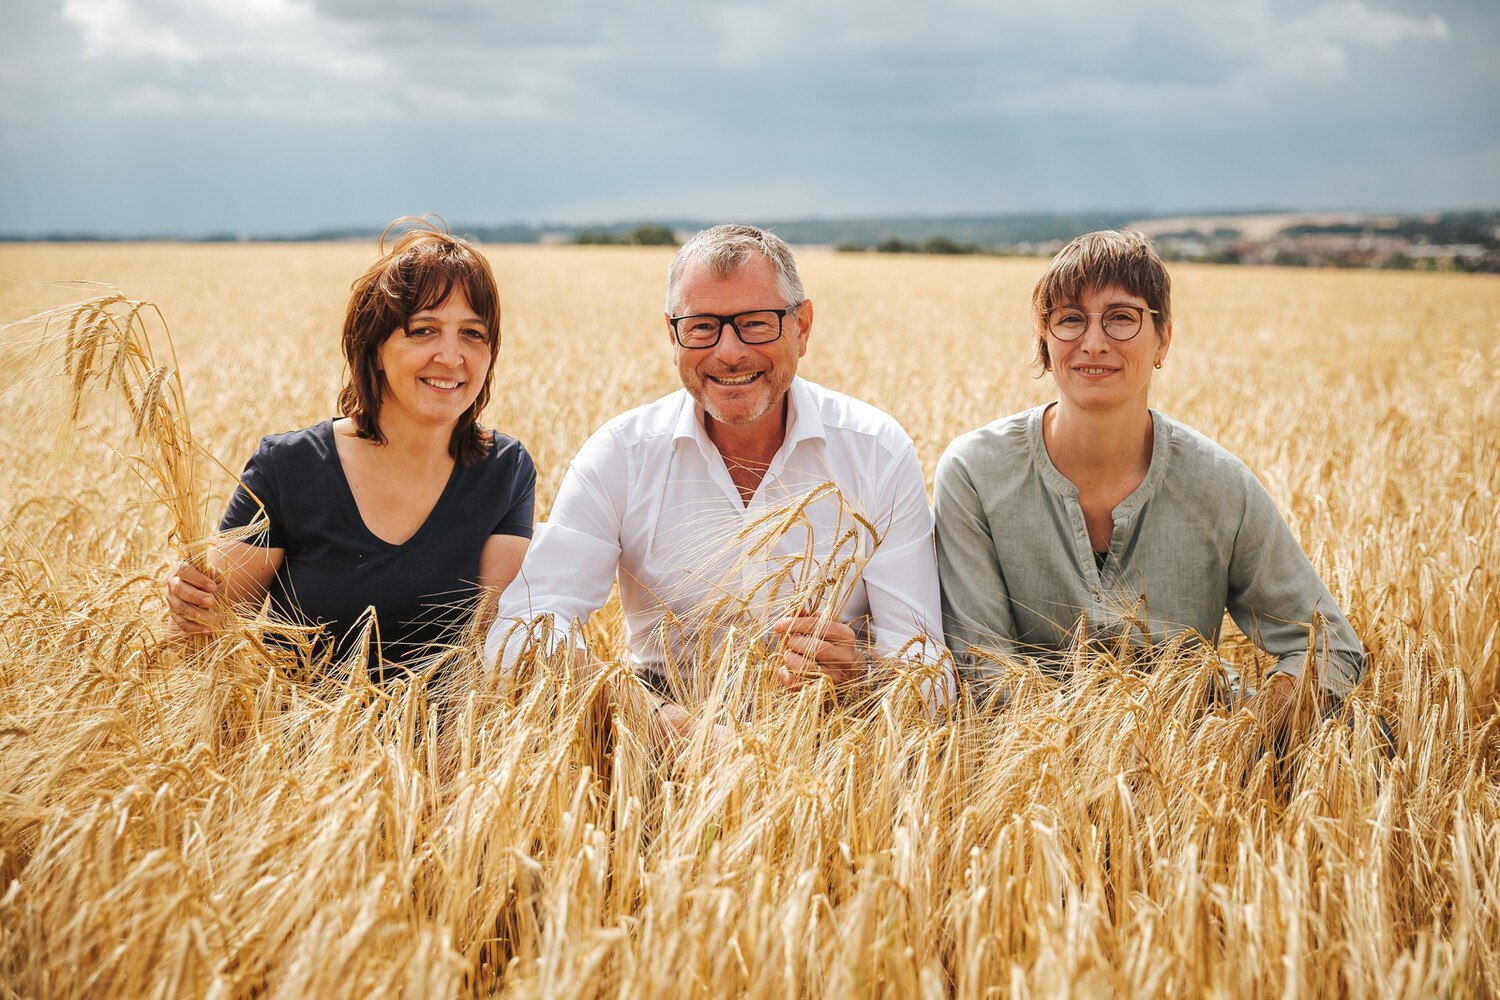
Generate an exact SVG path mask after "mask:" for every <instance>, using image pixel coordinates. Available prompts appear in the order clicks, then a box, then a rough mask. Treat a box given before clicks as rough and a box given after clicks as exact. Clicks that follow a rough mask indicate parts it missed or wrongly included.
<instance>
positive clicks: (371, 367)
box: [339, 216, 500, 467]
mask: <svg viewBox="0 0 1500 1000" xmlns="http://www.w3.org/2000/svg"><path fill="white" fill-rule="evenodd" d="M393 230H394V231H397V233H398V235H397V236H396V242H395V245H393V246H392V247H391V248H390V250H389V251H387V250H386V241H387V240H388V239H389V238H390V237H391V235H392V231H393ZM380 252H381V257H380V259H379V260H377V261H376V262H375V263H374V264H372V265H370V269H369V270H368V271H366V272H365V273H364V274H362V275H360V276H359V279H358V280H356V281H355V282H354V285H353V288H354V293H353V294H352V295H350V296H349V309H348V311H347V312H346V313H345V314H344V361H345V362H347V364H348V367H349V370H348V377H347V379H346V380H345V382H344V387H343V388H342V389H341V390H339V411H340V412H341V413H342V414H343V415H344V416H346V417H348V418H349V419H350V420H351V421H353V422H354V430H355V433H356V434H357V435H358V436H359V437H362V438H365V439H367V440H370V441H374V442H375V443H376V444H384V443H385V435H383V434H381V432H380V404H381V401H382V400H383V399H384V398H385V388H386V386H385V373H384V372H382V371H381V370H380V363H379V353H380V347H381V345H382V344H384V343H385V341H386V338H387V337H389V336H390V335H391V334H393V333H395V332H396V331H397V330H403V329H405V328H406V324H407V323H408V322H410V321H411V317H412V316H413V315H415V314H416V313H419V312H421V311H422V310H424V309H432V308H435V307H437V306H440V305H442V304H443V302H444V301H445V300H446V299H447V298H448V296H449V294H451V293H452V291H453V290H454V289H455V288H458V289H461V290H462V291H463V293H464V297H465V298H466V299H468V300H469V306H470V308H472V309H473V310H474V312H475V313H476V314H477V315H478V316H479V318H480V319H482V320H483V321H484V326H485V339H486V340H487V342H488V343H489V345H490V366H489V370H488V371H486V372H485V373H484V383H483V385H481V386H480V388H479V395H478V396H477V397H475V399H474V404H473V405H472V406H470V407H469V408H468V409H467V410H465V411H464V413H463V415H462V416H460V417H459V418H458V423H457V424H456V425H454V428H453V436H452V437H450V438H449V439H448V454H450V455H452V456H453V459H454V461H456V462H458V464H459V465H461V466H464V467H468V466H471V465H473V464H474V463H475V462H477V461H479V460H480V459H481V458H483V457H484V456H485V455H486V454H487V453H488V452H489V448H490V435H489V432H488V431H486V430H484V428H482V427H480V426H479V423H478V419H479V413H480V411H481V410H483V409H484V405H485V404H486V403H488V402H489V400H490V382H491V381H492V378H493V376H494V373H495V358H496V355H498V354H499V351H500V290H499V288H498V287H496V285H495V273H494V271H492V270H490V264H489V261H487V260H485V258H484V255H483V254H481V253H480V252H479V251H478V250H476V249H475V248H474V247H473V246H471V245H469V243H467V242H466V241H464V240H461V239H459V238H458V237H456V236H453V235H452V234H450V233H449V232H448V230H447V227H446V226H444V225H443V224H442V221H441V220H438V221H437V222H433V221H432V220H430V219H425V218H416V217H414V216H405V217H403V218H400V219H397V220H396V221H395V222H392V223H391V224H390V225H389V226H387V227H386V229H385V232H384V233H382V234H381V236H380Z"/></svg>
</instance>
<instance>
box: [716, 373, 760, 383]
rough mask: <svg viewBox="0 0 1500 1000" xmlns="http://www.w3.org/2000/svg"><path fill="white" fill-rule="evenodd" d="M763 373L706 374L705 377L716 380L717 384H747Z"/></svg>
mask: <svg viewBox="0 0 1500 1000" xmlns="http://www.w3.org/2000/svg"><path fill="white" fill-rule="evenodd" d="M764 374H765V373H764V372H746V373H745V374H743V375H707V376H705V377H706V378H707V379H708V380H709V381H710V382H717V383H718V384H719V385H749V384H750V383H751V382H754V381H755V380H756V379H758V378H760V377H761V376H762V375H764Z"/></svg>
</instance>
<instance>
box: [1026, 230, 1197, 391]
mask: <svg viewBox="0 0 1500 1000" xmlns="http://www.w3.org/2000/svg"><path fill="white" fill-rule="evenodd" d="M1112 286H1113V287H1118V288H1122V289H1124V290H1125V291H1126V292H1129V293H1130V294H1131V295H1139V296H1140V297H1141V298H1143V299H1145V300H1146V305H1147V306H1149V307H1150V308H1151V309H1152V310H1153V311H1154V312H1155V313H1156V315H1155V317H1154V318H1155V320H1156V326H1157V329H1158V330H1160V329H1161V327H1163V326H1165V325H1167V324H1169V323H1171V322H1172V279H1171V277H1169V276H1168V274H1167V268H1166V265H1165V264H1163V263H1162V262H1161V258H1160V257H1158V256H1157V255H1156V251H1155V250H1153V249H1152V248H1151V241H1150V240H1148V239H1146V237H1145V236H1143V235H1141V234H1140V233H1137V232H1133V231H1130V230H1117V229H1101V230H1099V231H1097V232H1093V233H1084V234H1083V235H1082V236H1080V237H1078V238H1077V239H1075V240H1073V242H1071V243H1069V244H1068V245H1067V246H1065V247H1063V248H1062V249H1061V250H1059V251H1058V252H1057V256H1056V257H1053V258H1052V262H1051V263H1050V264H1048V265H1047V270H1046V271H1044V272H1043V273H1042V276H1041V278H1040V279H1039V280H1038V281H1037V283H1036V288H1035V289H1034V290H1033V291H1032V293H1031V320H1032V329H1033V332H1034V333H1035V335H1036V340H1035V347H1036V354H1035V356H1034V357H1033V359H1032V360H1033V361H1034V362H1035V363H1037V364H1039V365H1041V368H1042V371H1044V372H1045V371H1049V370H1051V367H1052V359H1051V358H1050V357H1048V355H1047V314H1048V313H1049V312H1051V311H1052V310H1053V309H1056V308H1057V307H1058V306H1065V305H1072V304H1076V303H1078V302H1079V301H1080V300H1082V299H1083V297H1084V295H1086V294H1087V293H1089V292H1092V291H1094V290H1096V289H1099V288H1109V287H1112Z"/></svg>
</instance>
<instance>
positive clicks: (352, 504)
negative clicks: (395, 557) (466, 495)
mask: <svg viewBox="0 0 1500 1000" xmlns="http://www.w3.org/2000/svg"><path fill="white" fill-rule="evenodd" d="M323 423H324V426H325V430H324V434H325V435H326V437H327V443H328V447H329V448H330V449H331V450H332V453H333V464H334V467H335V468H336V469H337V470H338V481H339V485H340V487H342V489H343V498H344V502H345V503H347V504H348V505H349V510H350V511H351V512H352V513H353V515H354V520H355V522H356V523H357V524H358V525H359V527H360V530H361V531H363V532H364V533H365V535H366V536H367V537H368V538H369V539H370V540H371V541H373V542H375V543H376V544H378V545H380V546H382V547H384V548H387V549H391V550H393V551H397V552H400V551H403V550H405V549H407V548H410V547H411V546H412V545H414V544H415V543H416V542H417V541H418V540H419V539H420V538H421V537H422V536H423V535H424V534H426V533H427V528H428V526H429V525H431V524H432V522H433V519H434V517H435V516H436V515H437V513H438V511H440V510H442V509H443V504H444V503H445V502H446V501H447V500H448V496H449V494H451V493H452V492H453V484H454V482H456V481H457V480H458V473H459V464H458V462H457V461H455V462H454V463H453V469H452V471H451V472H449V473H448V481H447V482H445V483H444V484H443V491H442V492H441V493H439V494H438V498H437V500H436V501H434V503H433V505H432V509H431V510H429V511H428V512H427V514H426V516H424V517H423V518H422V523H421V524H419V525H418V526H417V530H416V531H413V532H412V533H411V535H410V536H408V537H407V539H406V540H405V541H402V542H393V541H390V540H389V539H386V538H382V537H380V536H379V535H377V534H376V533H375V532H374V531H373V530H372V529H371V528H370V525H369V523H368V522H367V521H365V515H364V511H362V510H360V509H359V501H358V500H356V499H355V497H354V487H353V486H352V485H350V483H349V472H348V470H347V469H345V468H344V456H342V455H340V454H339V443H338V435H337V433H336V432H335V431H334V429H333V421H332V420H325V421H324V422H323Z"/></svg>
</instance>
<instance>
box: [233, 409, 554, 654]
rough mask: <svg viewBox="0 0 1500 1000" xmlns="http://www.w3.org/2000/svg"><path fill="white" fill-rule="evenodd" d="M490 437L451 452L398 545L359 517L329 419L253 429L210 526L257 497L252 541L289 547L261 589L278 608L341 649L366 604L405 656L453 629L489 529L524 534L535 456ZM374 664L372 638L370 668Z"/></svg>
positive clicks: (388, 648)
mask: <svg viewBox="0 0 1500 1000" xmlns="http://www.w3.org/2000/svg"><path fill="white" fill-rule="evenodd" d="M491 438H492V444H491V448H490V453H489V454H488V455H486V456H485V457H484V458H482V459H480V460H479V461H478V462H476V463H475V464H474V465H473V466H472V467H470V468H467V469H465V468H462V467H461V466H460V465H458V463H454V467H453V473H452V475H451V476H449V477H448V485H447V486H445V487H444V488H443V494H442V496H441V497H440V498H439V499H438V502H437V504H436V505H435V506H434V507H433V508H432V513H430V514H429V515H428V516H427V520H426V521H424V522H423V524H422V526H421V527H420V528H418V529H417V532H416V534H414V535H412V536H411V538H409V539H407V540H406V541H405V542H403V543H402V544H400V545H392V544H391V543H390V542H387V541H384V540H382V539H381V538H379V537H377V536H376V535H375V534H373V533H372V532H371V531H370V529H369V528H367V527H365V522H364V519H363V518H361V517H360V514H359V507H358V506H357V505H356V504H355V502H354V493H353V492H352V491H351V490H350V488H349V481H348V479H346V478H345V476H344V467H343V464H342V463H341V462H340V461H339V456H338V447H337V446H336V445H335V443H334V437H333V421H331V420H325V421H323V422H322V423H320V424H317V425H315V426H313V427H308V428H305V429H303V430H300V431H290V432H288V433H286V434H271V435H269V436H267V437H264V438H262V439H261V442H260V447H259V448H257V449H256V450H255V454H254V455H252V456H251V457H250V461H249V463H247V464H246V466H245V472H244V474H243V476H242V477H241V485H240V486H238V487H237V488H236V489H235V491H234V495H233V496H231V497H230V498H229V509H228V510H227V511H225V512H224V517H223V519H222V520H221V521H220V522H219V527H220V530H226V529H229V528H238V527H243V526H245V525H247V524H250V523H251V522H252V521H253V520H254V519H255V517H256V515H257V514H258V513H259V512H260V508H259V506H258V505H257V504H256V502H255V499H254V498H255V497H258V498H259V499H260V501H261V503H263V504H265V509H266V517H267V520H268V521H269V527H268V529H267V530H266V531H265V532H264V533H262V534H261V535H259V536H257V537H254V538H252V539H249V541H250V542H251V544H255V545H263V546H266V547H268V548H278V549H285V550H286V559H285V560H284V561H283V562H282V564H281V568H280V569H279V570H277V572H276V577H275V579H274V580H273V581H272V582H271V588H270V597H271V601H272V607H273V608H274V610H275V611H276V613H277V614H278V616H279V617H282V618H284V619H286V620H287V621H290V622H295V623H298V624H316V625H321V626H322V627H323V630H324V634H325V635H326V636H327V637H328V638H329V639H330V640H331V641H333V642H334V643H335V654H336V655H338V656H343V655H344V654H345V653H347V651H348V648H347V646H348V644H349V643H350V641H351V640H352V638H353V635H351V632H357V630H356V629H354V626H355V625H356V624H358V623H359V620H360V619H361V617H362V616H363V615H364V614H365V611H366V609H367V608H370V607H373V608H374V609H375V616H376V617H375V620H376V623H377V628H378V633H376V634H378V636H379V640H380V650H379V652H380V656H381V657H382V658H383V659H385V660H386V661H387V662H393V663H405V662H410V661H412V660H415V659H417V658H419V657H421V656H423V655H426V654H429V653H432V652H435V651H437V650H439V649H440V648H441V647H442V646H443V645H445V644H451V643H453V642H455V641H457V640H459V639H460V638H462V632H463V627H464V625H465V624H466V623H467V621H468V619H469V616H470V615H471V614H472V613H473V611H474V607H475V604H476V601H477V598H478V594H479V588H478V584H477V583H476V578H477V577H478V574H479V552H480V549H482V548H483V547H484V543H485V542H486V541H488V540H489V537H490V536H491V535H517V536H520V537H522V538H530V537H531V531H532V506H533V503H534V500H535V491H536V467H535V466H533V465H532V463H531V456H530V455H528V454H527V453H526V449H525V448H524V447H523V446H522V445H521V443H520V442H519V441H517V440H515V439H514V438H511V437H507V436H505V435H504V434H500V433H498V432H491ZM251 494H254V497H252V496H251ZM372 647H373V634H372ZM377 664H378V660H377V658H376V656H375V650H374V649H373V648H372V650H371V657H370V666H371V669H372V672H373V671H374V670H375V668H376V666H377Z"/></svg>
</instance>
